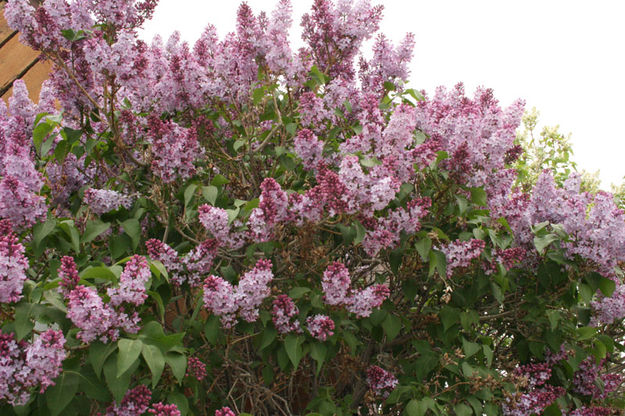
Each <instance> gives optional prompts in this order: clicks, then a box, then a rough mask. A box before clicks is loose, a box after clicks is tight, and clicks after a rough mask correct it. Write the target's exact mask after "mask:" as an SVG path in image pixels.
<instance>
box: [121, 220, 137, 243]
mask: <svg viewBox="0 0 625 416" xmlns="http://www.w3.org/2000/svg"><path fill="white" fill-rule="evenodd" d="M121 226H122V227H124V233H126V234H127V235H128V236H129V237H130V240H131V241H132V248H133V249H134V250H136V249H137V247H138V246H139V241H140V240H141V224H140V223H139V220H137V219H135V218H129V219H127V220H126V221H124V222H122V223H121Z"/></svg>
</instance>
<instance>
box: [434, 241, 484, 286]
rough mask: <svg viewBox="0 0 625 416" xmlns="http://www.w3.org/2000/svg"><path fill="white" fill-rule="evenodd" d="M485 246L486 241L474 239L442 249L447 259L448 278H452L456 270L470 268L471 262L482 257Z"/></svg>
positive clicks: (448, 245) (455, 242)
mask: <svg viewBox="0 0 625 416" xmlns="http://www.w3.org/2000/svg"><path fill="white" fill-rule="evenodd" d="M485 246H486V243H485V242H484V240H478V239H476V238H473V239H471V240H468V241H460V240H456V241H452V242H451V243H449V244H447V245H446V246H444V247H441V251H442V252H443V253H445V257H446V258H447V276H448V277H451V276H452V275H453V272H454V269H457V268H462V267H469V266H470V265H471V260H473V259H477V258H479V257H480V255H481V254H482V251H483V250H484V247H485Z"/></svg>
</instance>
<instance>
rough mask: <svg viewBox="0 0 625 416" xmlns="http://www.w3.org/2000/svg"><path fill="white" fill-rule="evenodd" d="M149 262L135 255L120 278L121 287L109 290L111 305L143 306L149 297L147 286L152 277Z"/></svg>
mask: <svg viewBox="0 0 625 416" xmlns="http://www.w3.org/2000/svg"><path fill="white" fill-rule="evenodd" d="M151 274H152V273H151V271H150V266H149V265H148V261H147V260H146V259H145V257H143V256H138V255H134V256H132V257H131V258H130V260H128V262H127V263H126V266H125V267H124V271H123V272H122V274H121V276H120V277H119V287H116V288H109V289H108V290H107V294H108V295H109V296H110V298H111V302H110V304H111V305H113V306H119V305H120V304H122V303H124V302H126V303H130V304H132V305H135V306H139V305H142V304H143V302H144V301H145V299H146V298H147V297H148V295H147V293H146V289H145V284H146V283H147V282H148V280H149V279H150V276H151Z"/></svg>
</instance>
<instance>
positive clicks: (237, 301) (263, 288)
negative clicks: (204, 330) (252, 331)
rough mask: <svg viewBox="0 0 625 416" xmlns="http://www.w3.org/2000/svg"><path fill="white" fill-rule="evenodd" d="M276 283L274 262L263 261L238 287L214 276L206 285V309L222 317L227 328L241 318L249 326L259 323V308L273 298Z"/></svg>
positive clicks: (258, 262)
mask: <svg viewBox="0 0 625 416" xmlns="http://www.w3.org/2000/svg"><path fill="white" fill-rule="evenodd" d="M272 280H273V273H272V272H271V261H270V260H262V259H261V260H258V261H257V262H256V266H255V267H254V268H253V269H252V270H250V271H249V272H247V273H245V274H244V275H243V276H242V277H241V278H240V279H239V284H238V285H237V286H232V284H230V282H227V281H225V280H224V279H222V278H221V277H218V276H213V275H211V276H209V277H207V278H206V280H205V281H204V297H203V299H204V307H205V308H206V309H208V310H209V311H211V312H212V313H214V314H215V315H217V316H219V317H221V322H222V325H223V326H224V327H225V328H231V327H232V326H233V325H234V324H235V322H236V315H237V314H239V316H240V317H241V318H243V319H244V320H245V321H247V322H254V321H256V320H257V319H258V313H259V311H258V308H259V307H260V305H261V303H262V302H263V300H264V299H265V298H266V297H267V296H269V293H270V290H269V283H270V282H271V281H272Z"/></svg>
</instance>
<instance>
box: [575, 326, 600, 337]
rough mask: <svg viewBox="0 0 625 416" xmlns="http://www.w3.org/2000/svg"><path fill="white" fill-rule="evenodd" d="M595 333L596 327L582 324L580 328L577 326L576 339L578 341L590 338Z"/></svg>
mask: <svg viewBox="0 0 625 416" xmlns="http://www.w3.org/2000/svg"><path fill="white" fill-rule="evenodd" d="M596 333H597V328H594V327H592V326H583V327H581V328H577V339H578V340H579V341H584V340H586V339H590V338H592V337H594V336H595V334H596Z"/></svg>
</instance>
